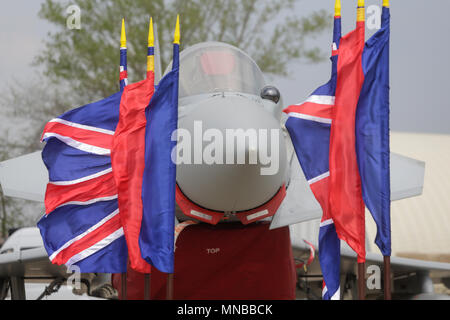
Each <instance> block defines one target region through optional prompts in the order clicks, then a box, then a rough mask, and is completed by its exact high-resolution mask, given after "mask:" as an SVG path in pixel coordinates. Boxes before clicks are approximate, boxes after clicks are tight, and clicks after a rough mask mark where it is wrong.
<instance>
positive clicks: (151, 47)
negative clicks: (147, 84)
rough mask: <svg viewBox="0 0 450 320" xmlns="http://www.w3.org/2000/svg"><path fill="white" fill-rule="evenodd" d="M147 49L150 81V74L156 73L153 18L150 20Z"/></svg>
mask: <svg viewBox="0 0 450 320" xmlns="http://www.w3.org/2000/svg"><path fill="white" fill-rule="evenodd" d="M147 47H148V51H147V79H149V78H150V74H151V73H154V72H155V34H154V32H153V18H150V24H149V28H148V45H147ZM153 79H154V77H153Z"/></svg>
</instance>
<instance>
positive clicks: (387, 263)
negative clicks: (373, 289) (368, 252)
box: [384, 256, 392, 300]
mask: <svg viewBox="0 0 450 320" xmlns="http://www.w3.org/2000/svg"><path fill="white" fill-rule="evenodd" d="M384 300H392V294H391V257H389V256H385V257H384Z"/></svg>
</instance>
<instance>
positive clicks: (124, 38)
mask: <svg viewBox="0 0 450 320" xmlns="http://www.w3.org/2000/svg"><path fill="white" fill-rule="evenodd" d="M120 47H121V48H126V47H127V35H126V34H125V19H122V32H121V34H120Z"/></svg>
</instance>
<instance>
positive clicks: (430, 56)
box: [0, 0, 450, 134]
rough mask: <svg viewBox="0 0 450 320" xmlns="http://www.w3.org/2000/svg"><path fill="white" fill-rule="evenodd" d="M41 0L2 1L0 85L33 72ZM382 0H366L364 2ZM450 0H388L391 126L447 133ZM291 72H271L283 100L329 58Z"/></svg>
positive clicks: (323, 73)
mask: <svg viewBox="0 0 450 320" xmlns="http://www.w3.org/2000/svg"><path fill="white" fill-rule="evenodd" d="M42 2H43V0H33V1H29V0H15V1H7V2H6V1H5V3H3V6H2V10H1V11H0V43H1V50H0V70H1V72H0V85H1V86H2V87H4V86H5V85H6V84H7V83H8V82H10V81H11V79H12V77H14V78H16V79H19V80H20V79H24V80H26V79H27V78H29V77H31V76H32V75H33V73H34V72H33V69H32V68H31V67H30V63H31V62H32V59H33V57H34V56H36V55H37V53H38V52H39V51H40V50H41V49H42V45H43V44H42V39H44V38H45V37H46V35H47V33H48V32H49V31H51V30H52V25H50V24H48V23H47V22H46V21H44V20H41V19H39V18H38V16H37V13H38V11H39V8H40V5H41V3H42ZM342 3H343V11H342V16H343V32H344V34H345V33H347V32H348V31H350V30H351V29H352V28H353V27H354V24H355V6H356V0H352V1H350V0H343V1H342ZM380 3H381V0H366V6H369V5H372V4H377V5H379V4H380ZM333 7H334V0H320V1H319V0H303V1H300V2H299V5H298V14H299V15H307V14H308V13H310V12H311V11H313V10H317V9H322V8H323V9H326V10H329V12H330V13H331V12H333ZM448 12H450V1H448V0H433V1H429V0H409V1H404V0H391V13H392V24H391V34H392V36H391V107H392V113H391V114H392V116H391V128H392V129H393V130H397V131H413V132H436V133H449V134H450V125H449V124H448V119H450V102H449V100H447V96H448V94H449V93H450V81H449V80H448V77H449V75H450V60H449V52H450V41H449V36H448V34H449V32H450V19H448ZM310 43H311V44H314V45H317V46H319V47H320V48H322V49H323V50H324V51H325V52H329V50H330V46H331V31H330V32H327V33H325V34H324V35H323V36H320V37H318V38H316V39H311V40H310ZM291 70H292V76H291V77H290V78H279V77H277V78H275V79H272V83H274V84H275V85H276V86H278V87H279V89H280V90H281V92H282V94H283V96H284V102H285V104H286V105H288V104H293V103H298V102H301V101H302V100H304V99H305V98H306V97H307V96H308V95H309V94H310V93H311V92H312V91H313V90H314V89H315V88H317V87H318V86H319V85H322V84H324V83H325V82H327V81H328V80H329V76H330V63H329V62H328V61H326V62H323V63H320V64H314V65H307V64H302V63H298V62H296V63H292V64H291Z"/></svg>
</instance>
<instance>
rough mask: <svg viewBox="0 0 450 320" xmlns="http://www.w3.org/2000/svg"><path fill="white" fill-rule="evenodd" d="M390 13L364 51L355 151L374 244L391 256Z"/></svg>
mask: <svg viewBox="0 0 450 320" xmlns="http://www.w3.org/2000/svg"><path fill="white" fill-rule="evenodd" d="M389 37H390V10H389V8H388V7H383V15H382V27H381V29H380V30H379V31H378V32H377V33H376V34H375V35H373V36H372V37H371V38H370V39H369V41H367V43H366V45H365V48H364V52H363V60H362V61H363V71H364V75H365V81H364V85H363V88H362V91H361V95H360V98H359V102H358V108H357V113H356V150H357V158H358V167H359V172H360V176H361V182H362V192H363V199H364V202H365V204H366V206H367V208H368V209H369V210H370V212H371V214H372V216H373V218H374V220H375V222H376V225H377V236H376V240H375V243H376V244H377V246H378V247H379V248H380V250H381V252H382V254H383V255H384V256H390V255H391V228H390V226H391V219H390V204H391V199H390V197H391V192H390V165H389V159H390V147H389Z"/></svg>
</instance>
